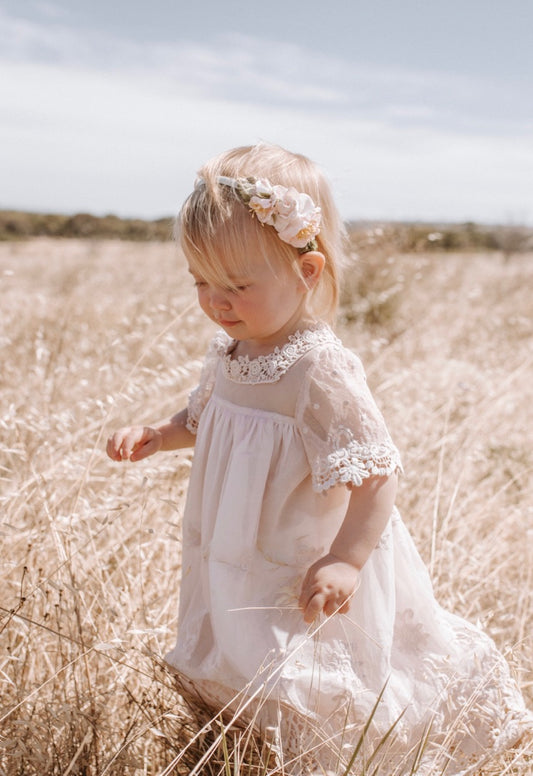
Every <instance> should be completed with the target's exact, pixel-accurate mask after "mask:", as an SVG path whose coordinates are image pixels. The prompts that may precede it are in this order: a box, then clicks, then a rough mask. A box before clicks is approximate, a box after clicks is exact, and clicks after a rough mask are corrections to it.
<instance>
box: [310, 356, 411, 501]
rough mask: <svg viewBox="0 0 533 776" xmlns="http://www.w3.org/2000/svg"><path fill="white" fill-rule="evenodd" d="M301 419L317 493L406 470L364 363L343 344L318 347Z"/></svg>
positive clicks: (311, 368)
mask: <svg viewBox="0 0 533 776" xmlns="http://www.w3.org/2000/svg"><path fill="white" fill-rule="evenodd" d="M296 423H297V426H298V428H299V431H300V433H301V437H302V440H303V444H304V448H305V451H306V454H307V458H308V460H309V465H310V467H311V475H312V481H313V488H314V490H316V491H318V492H320V491H325V490H327V489H328V488H330V487H332V486H333V485H337V484H339V483H344V484H352V485H356V486H358V485H361V484H362V482H363V480H365V479H367V478H368V477H371V476H373V475H380V476H388V475H390V474H393V473H394V472H396V471H402V464H401V461H400V454H399V453H398V450H397V449H396V447H395V445H394V444H393V442H392V440H391V437H390V434H389V432H388V430H387V427H386V425H385V421H384V419H383V416H382V414H381V412H380V411H379V409H378V408H377V406H376V403H375V401H374V398H373V396H372V394H371V393H370V390H369V388H368V385H367V382H366V377H365V373H364V369H363V366H362V364H361V361H360V360H359V358H358V357H357V356H356V355H355V354H354V353H352V352H351V351H349V350H347V349H346V348H343V347H342V346H339V347H331V346H329V347H328V348H321V349H319V350H318V351H314V353H313V361H312V363H311V365H310V366H309V368H308V369H307V371H306V374H305V377H304V380H303V383H302V387H301V389H300V394H299V398H298V402H297V407H296Z"/></svg>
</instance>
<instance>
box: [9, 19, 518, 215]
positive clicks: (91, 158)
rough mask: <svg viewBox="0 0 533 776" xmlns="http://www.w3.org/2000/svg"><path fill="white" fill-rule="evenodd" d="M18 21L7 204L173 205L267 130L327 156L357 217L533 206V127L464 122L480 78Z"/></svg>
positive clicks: (258, 46)
mask: <svg viewBox="0 0 533 776" xmlns="http://www.w3.org/2000/svg"><path fill="white" fill-rule="evenodd" d="M5 21H6V19H5V18H4V19H2V18H1V12H0V27H2V24H1V23H3V22H5ZM7 21H8V22H9V24H8V25H7V27H6V26H5V25H4V26H3V29H4V33H3V34H4V43H5V42H6V37H7V38H9V46H8V47H7V51H8V55H5V54H4V57H3V60H0V110H1V111H2V113H3V119H2V124H1V127H0V165H1V166H2V169H3V171H4V172H3V186H2V191H1V194H0V197H1V200H0V207H2V206H3V207H10V206H13V207H20V208H33V209H46V210H49V211H52V210H62V211H67V210H69V211H72V210H82V209H84V210H91V211H93V212H111V211H112V212H118V213H120V214H139V215H146V216H159V215H163V214H167V213H170V212H173V211H174V210H175V209H176V207H177V206H178V205H179V203H180V202H181V201H182V199H183V198H184V197H185V196H186V194H187V193H188V191H189V190H190V188H191V185H192V182H193V180H194V174H195V170H196V169H197V167H198V166H199V165H200V164H201V163H202V162H203V161H204V160H205V159H206V158H207V157H209V156H210V155H212V154H214V153H217V152H219V151H221V150H223V149H224V148H228V147H231V146H234V145H238V144H242V143H248V142H254V141H256V140H258V139H265V140H268V141H272V142H279V143H281V144H282V145H286V146H287V147H289V148H292V149H294V150H297V151H302V152H303V153H307V154H309V155H310V156H312V157H313V158H315V159H317V160H318V161H320V162H321V163H322V164H323V166H324V167H325V168H326V170H327V172H328V173H329V174H330V177H331V178H332V180H333V182H334V185H335V188H336V191H337V193H338V196H339V203H340V205H341V209H342V212H343V214H344V215H345V216H347V217H389V218H426V219H449V220H455V219H458V220H467V219H472V220H501V219H505V218H506V217H509V216H512V215H513V213H514V214H516V213H517V212H520V213H524V209H525V208H526V209H527V207H529V208H531V207H532V206H533V203H532V202H531V185H530V181H531V180H532V179H533V140H532V139H531V133H529V134H527V133H525V132H524V126H525V125H524V124H523V123H521V120H519V119H517V121H516V128H512V131H511V129H509V126H508V125H506V124H497V126H496V128H494V127H493V128H492V129H490V130H487V129H486V127H485V125H484V124H483V122H481V121H477V119H476V114H472V116H471V117H470V118H471V121H470V123H468V121H467V122H465V120H464V119H463V118H461V119H458V118H457V110H458V104H457V103H454V102H453V101H451V102H450V100H451V97H450V95H451V93H452V91H454V90H455V92H456V93H460V102H461V101H462V102H468V98H469V96H470V97H472V94H471V89H472V87H473V82H472V81H470V80H467V79H459V80H458V79H457V78H455V77H454V78H452V77H451V76H445V75H441V74H422V73H417V72H406V71H402V72H400V71H391V70H390V69H375V68H373V69H371V68H365V67H355V66H354V65H349V64H348V63H346V62H343V61H341V60H333V59H326V58H324V57H320V56H318V55H313V56H312V57H309V55H308V54H307V52H306V51H304V49H303V48H301V47H298V46H296V45H290V46H287V45H284V46H279V45H277V44H275V43H273V42H271V43H269V44H268V45H266V44H265V42H264V41H258V40H252V39H250V38H243V37H242V36H239V37H237V36H230V37H226V38H224V39H220V40H219V41H218V42H217V43H216V44H213V45H207V44H200V43H195V42H191V43H181V44H180V45H179V46H177V47H169V46H168V45H161V44H150V45H148V44H147V45H144V46H139V45H137V44H134V43H131V42H127V41H126V42H125V41H120V40H114V39H111V38H108V39H105V38H102V37H100V39H99V40H96V39H95V38H94V37H91V36H85V37H84V38H83V39H80V38H79V36H77V35H76V34H74V33H73V32H72V30H69V29H68V28H66V27H64V26H61V25H59V24H54V25H50V26H48V27H40V26H38V25H35V24H31V23H29V22H15V21H13V20H9V19H7ZM9 25H11V26H9ZM265 52H268V57H267V58H266V57H265ZM476 83H477V82H476ZM477 86H480V84H479V83H477ZM483 86H484V88H486V84H485V85H483ZM480 88H481V87H480ZM478 93H479V90H478ZM428 95H429V96H428ZM430 97H431V99H430ZM446 99H448V103H447V101H446ZM479 99H480V98H479V96H478V100H479ZM462 102H461V104H462ZM459 107H460V105H459ZM459 116H461V112H460V111H459ZM465 123H467V124H468V127H467V129H468V131H465ZM502 127H503V129H502ZM504 130H505V131H504ZM532 216H533V213H532V212H531V210H530V211H529V213H528V217H529V218H531V217H532Z"/></svg>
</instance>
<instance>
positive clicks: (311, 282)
mask: <svg viewBox="0 0 533 776" xmlns="http://www.w3.org/2000/svg"><path fill="white" fill-rule="evenodd" d="M298 263H299V267H300V275H301V278H302V281H303V283H304V284H305V290H306V291H311V289H313V288H314V287H315V286H316V284H317V283H318V281H319V280H320V276H321V275H322V272H323V270H324V265H325V263H326V259H325V258H324V254H323V253H320V251H308V252H307V253H302V254H301V256H300V258H299V260H298Z"/></svg>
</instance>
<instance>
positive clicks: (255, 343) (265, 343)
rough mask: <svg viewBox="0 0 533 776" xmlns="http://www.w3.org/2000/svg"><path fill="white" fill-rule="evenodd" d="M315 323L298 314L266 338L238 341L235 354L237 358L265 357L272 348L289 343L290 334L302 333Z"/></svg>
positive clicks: (305, 315)
mask: <svg viewBox="0 0 533 776" xmlns="http://www.w3.org/2000/svg"><path fill="white" fill-rule="evenodd" d="M315 323H316V319H314V318H313V317H312V316H311V315H309V314H307V313H305V314H303V315H302V314H299V315H298V316H294V318H291V320H290V321H287V323H286V324H285V325H284V326H283V327H282V328H281V329H279V330H278V331H276V332H273V333H272V334H271V335H269V336H267V337H262V338H261V339H246V340H239V341H238V342H237V347H236V348H235V352H236V353H238V355H239V356H248V357H249V358H257V356H266V355H268V354H269V353H271V352H272V351H273V350H274V348H276V347H282V346H283V345H285V344H286V343H287V342H288V341H289V337H290V336H291V334H295V333H296V332H297V331H304V330H305V329H308V328H309V327H310V326H313V325H314V324H315Z"/></svg>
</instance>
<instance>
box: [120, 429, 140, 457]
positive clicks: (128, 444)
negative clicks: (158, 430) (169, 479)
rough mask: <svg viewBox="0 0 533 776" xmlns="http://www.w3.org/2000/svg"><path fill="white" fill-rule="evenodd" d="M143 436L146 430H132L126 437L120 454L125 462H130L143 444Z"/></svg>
mask: <svg viewBox="0 0 533 776" xmlns="http://www.w3.org/2000/svg"><path fill="white" fill-rule="evenodd" d="M143 436H144V429H143V430H139V429H138V428H135V429H132V430H131V431H129V432H128V433H127V434H126V435H125V436H124V439H123V440H122V444H121V446H120V453H121V456H122V459H123V460H130V458H131V454H132V453H133V452H134V450H136V448H137V447H139V446H140V445H141V443H142V442H143Z"/></svg>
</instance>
